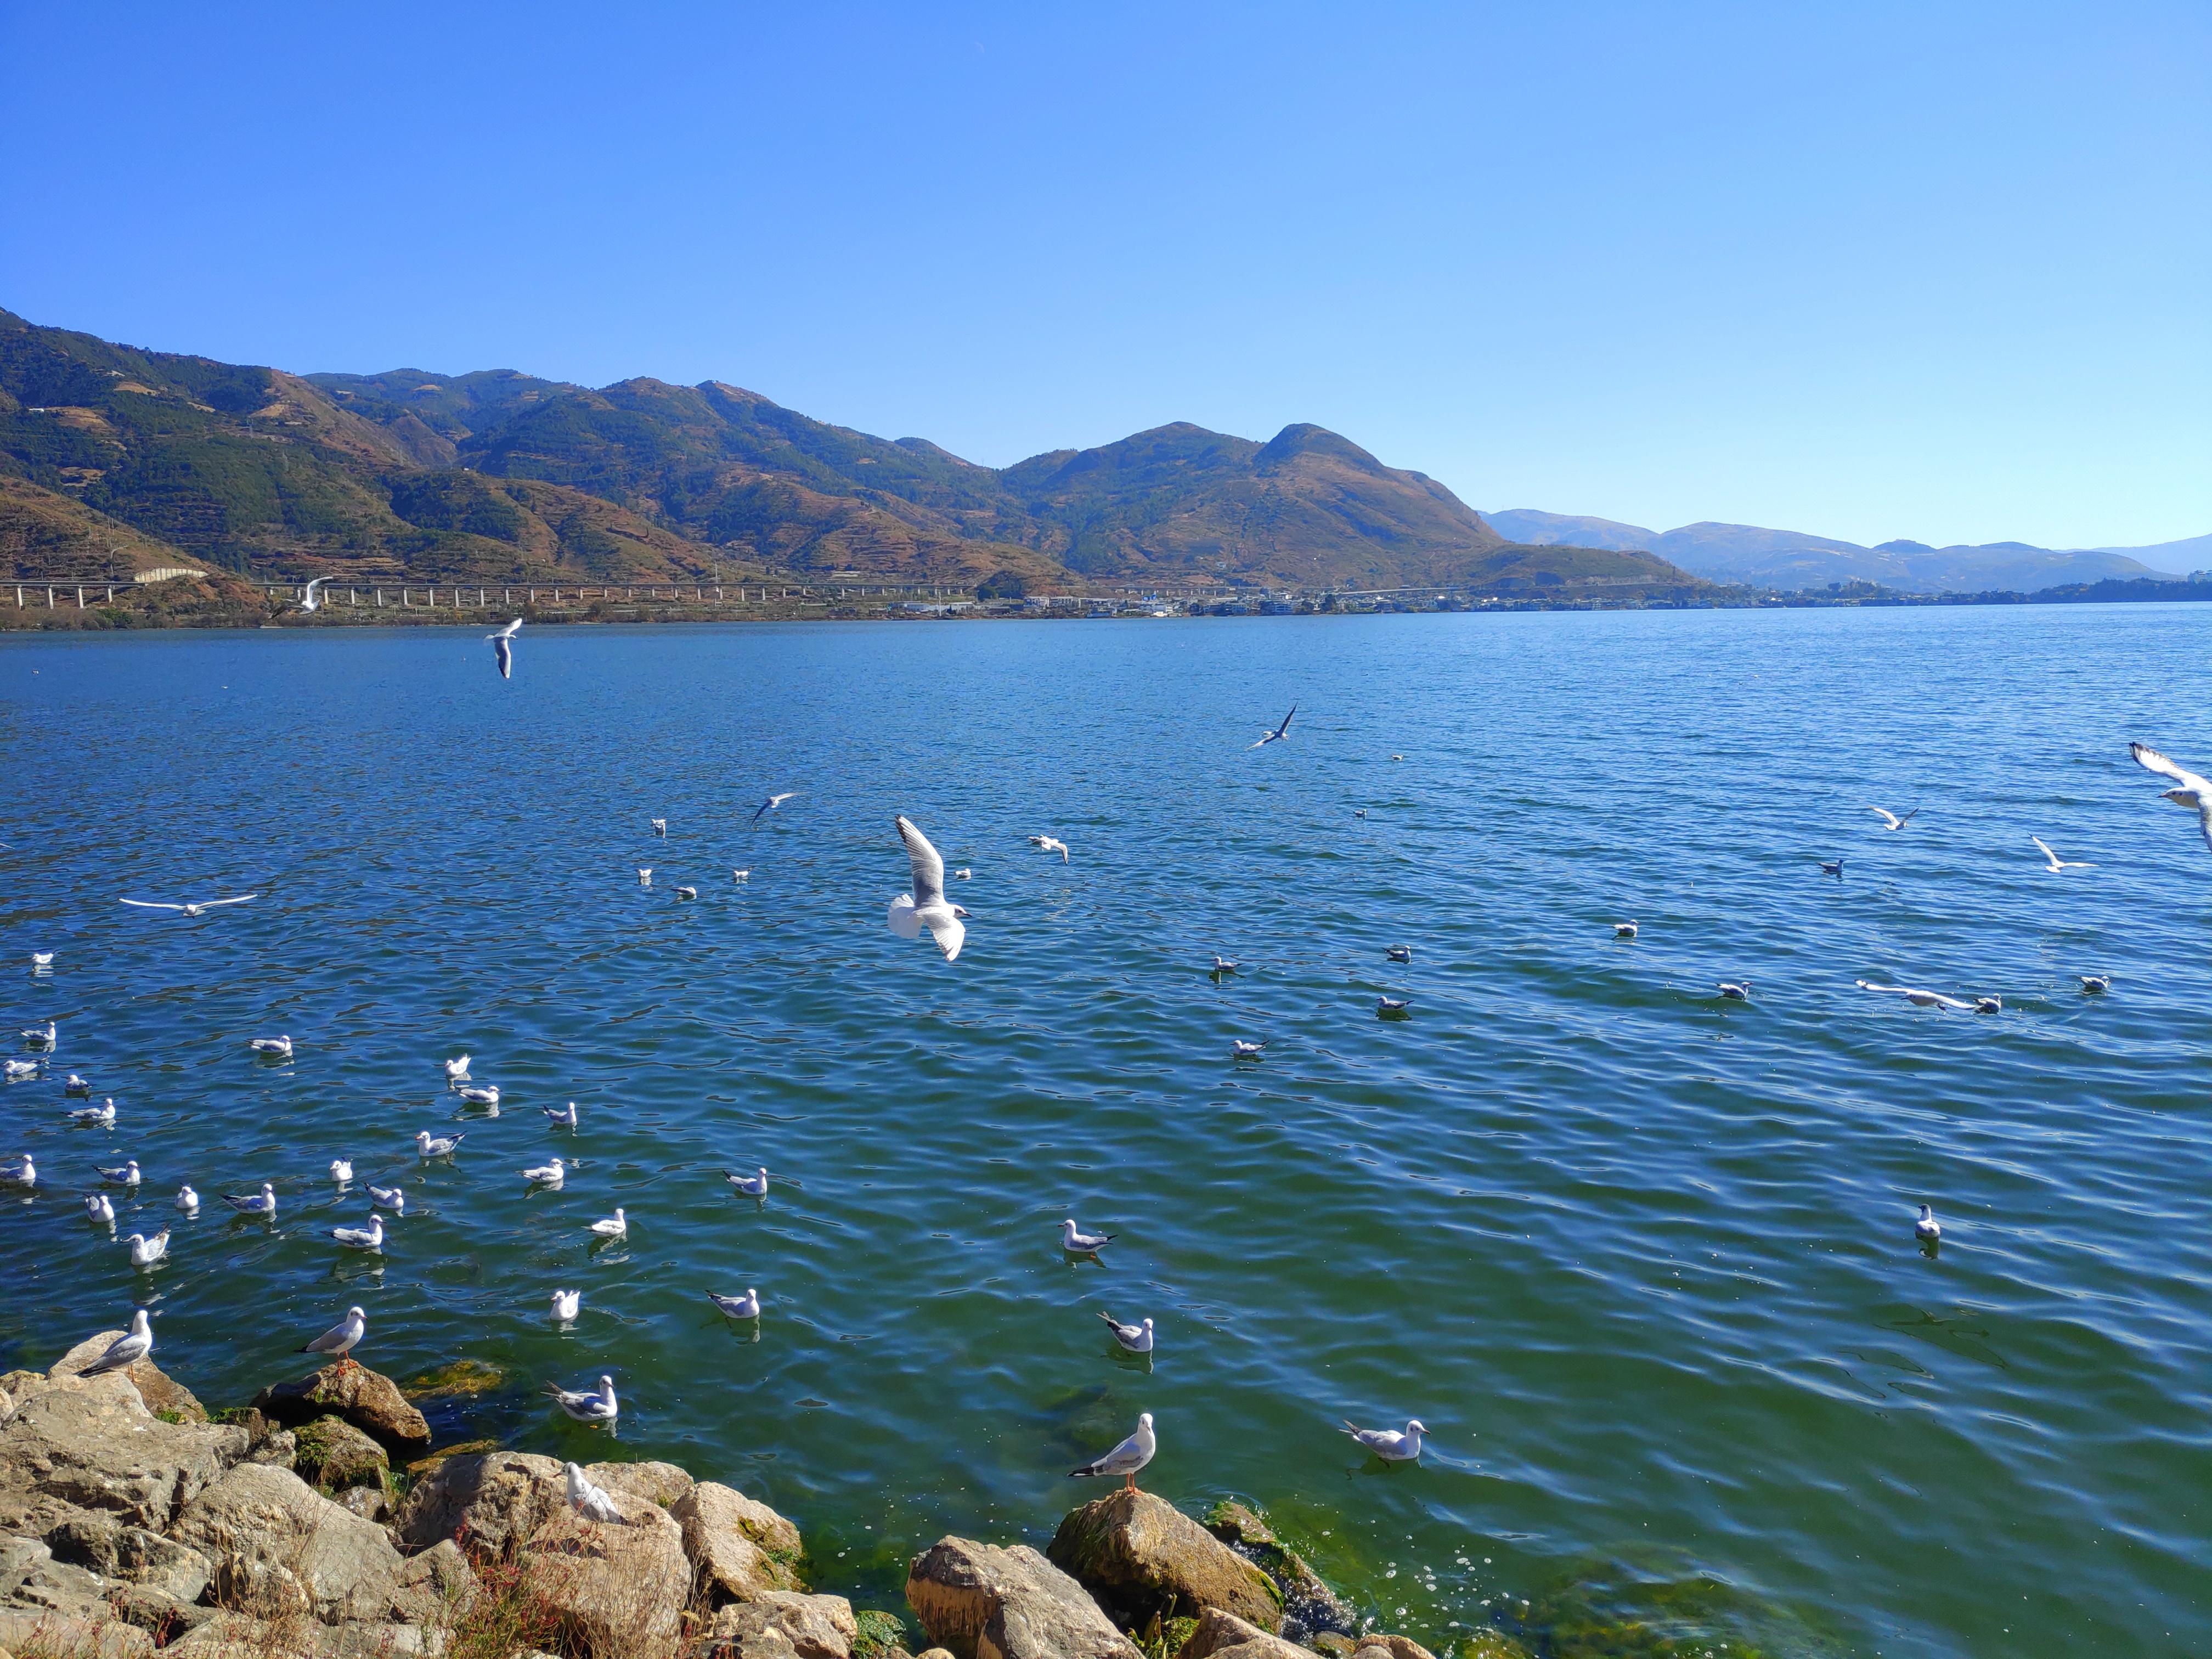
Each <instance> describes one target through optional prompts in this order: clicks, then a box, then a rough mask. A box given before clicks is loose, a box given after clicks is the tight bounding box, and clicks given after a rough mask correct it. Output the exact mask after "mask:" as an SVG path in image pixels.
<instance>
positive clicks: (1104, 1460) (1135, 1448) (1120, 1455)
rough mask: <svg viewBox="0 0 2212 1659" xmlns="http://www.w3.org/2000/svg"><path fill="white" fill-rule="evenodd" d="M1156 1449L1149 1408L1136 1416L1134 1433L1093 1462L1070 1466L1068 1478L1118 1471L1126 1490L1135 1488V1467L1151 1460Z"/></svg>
mask: <svg viewBox="0 0 2212 1659" xmlns="http://www.w3.org/2000/svg"><path fill="white" fill-rule="evenodd" d="M1159 1449H1160V1443H1159V1442H1158V1440H1157V1439H1155V1438H1154V1437H1153V1436H1152V1413H1150V1412H1145V1413H1140V1414H1139V1417H1138V1419H1137V1431H1136V1433H1134V1434H1133V1435H1131V1436H1130V1437H1128V1438H1127V1440H1124V1441H1123V1442H1122V1443H1121V1444H1120V1445H1118V1446H1116V1447H1115V1448H1114V1449H1113V1450H1112V1451H1109V1452H1108V1453H1107V1454H1106V1455H1105V1456H1103V1457H1101V1458H1099V1459H1097V1461H1096V1462H1089V1463H1085V1465H1084V1466H1083V1467H1082V1468H1079V1469H1070V1470H1069V1471H1068V1472H1067V1475H1068V1479H1069V1480H1080V1479H1082V1478H1083V1477H1085V1476H1086V1475H1093V1474H1103V1475H1106V1476H1108V1477H1109V1478H1110V1477H1112V1476H1114V1475H1117V1474H1119V1475H1123V1476H1126V1477H1127V1480H1128V1482H1129V1490H1130V1491H1131V1492H1134V1491H1136V1489H1137V1471H1138V1470H1139V1469H1141V1468H1144V1467H1145V1465H1146V1464H1147V1463H1149V1462H1152V1454H1153V1453H1155V1452H1157V1451H1158V1450H1159Z"/></svg>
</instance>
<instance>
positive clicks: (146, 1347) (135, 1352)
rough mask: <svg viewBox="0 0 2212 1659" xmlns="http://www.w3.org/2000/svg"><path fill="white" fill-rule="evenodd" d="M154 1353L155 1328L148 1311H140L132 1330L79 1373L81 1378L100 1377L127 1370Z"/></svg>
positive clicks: (134, 1319) (133, 1321) (133, 1316)
mask: <svg viewBox="0 0 2212 1659" xmlns="http://www.w3.org/2000/svg"><path fill="white" fill-rule="evenodd" d="M151 1352H154V1327H153V1326H152V1324H151V1323H149V1322H148V1320H147V1318H146V1310H144V1309H143V1308H140V1309H138V1310H137V1311H135V1312H134V1313H132V1314H131V1328H130V1330H128V1331H127V1332H125V1334H123V1335H121V1336H118V1337H117V1338H116V1339H115V1340H114V1341H112V1342H111V1343H109V1344H108V1345H107V1351H106V1352H105V1353H103V1354H101V1355H100V1358H97V1359H95V1360H94V1361H93V1362H92V1364H89V1365H87V1366H86V1367H85V1368H84V1369H83V1370H81V1371H79V1372H78V1373H77V1375H78V1376H100V1374H101V1373H102V1372H104V1371H120V1370H129V1369H130V1368H131V1366H133V1365H135V1364H137V1363H138V1362H139V1361H140V1360H142V1359H143V1358H145V1357H146V1356H147V1355H148V1354H149V1353H151Z"/></svg>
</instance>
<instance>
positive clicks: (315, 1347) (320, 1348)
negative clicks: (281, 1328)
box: [300, 1308, 368, 1365]
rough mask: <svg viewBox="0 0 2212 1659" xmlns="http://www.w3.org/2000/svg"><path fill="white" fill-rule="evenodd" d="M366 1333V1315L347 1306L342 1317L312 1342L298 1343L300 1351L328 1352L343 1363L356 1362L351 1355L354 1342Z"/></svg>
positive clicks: (350, 1363) (351, 1363) (357, 1362)
mask: <svg viewBox="0 0 2212 1659" xmlns="http://www.w3.org/2000/svg"><path fill="white" fill-rule="evenodd" d="M367 1335H368V1315H367V1314H365V1313H363V1312H362V1310H360V1309H359V1308H348V1309H347V1310H346V1316H345V1317H344V1318H343V1319H341V1320H340V1321H338V1322H337V1324H335V1325H333V1326H331V1328H330V1329H328V1330H326V1331H325V1332H324V1333H323V1334H321V1335H320V1336H319V1337H317V1338H316V1339H315V1340H313V1341H312V1342H302V1343H301V1345H300V1352H301V1353H330V1354H336V1355H337V1357H338V1363H339V1364H343V1365H354V1364H360V1362H359V1361H358V1360H356V1358H354V1357H353V1346H354V1344H356V1342H358V1341H360V1340H362V1338H363V1337H364V1336H367Z"/></svg>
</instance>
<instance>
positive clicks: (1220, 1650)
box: [1176, 1607, 1313, 1659]
mask: <svg viewBox="0 0 2212 1659" xmlns="http://www.w3.org/2000/svg"><path fill="white" fill-rule="evenodd" d="M1231 1656H1233V1659H1313V1650H1312V1649H1310V1648H1302V1647H1300V1646H1299V1645H1298V1644H1297V1643H1295V1642H1285V1640H1284V1639H1283V1638H1281V1637H1279V1636H1271V1635H1269V1634H1268V1633H1267V1632H1266V1631H1264V1630H1261V1628H1260V1627H1259V1626H1257V1625H1255V1624H1250V1623H1249V1622H1247V1621H1246V1620H1242V1619H1239V1618H1238V1617H1237V1615H1236V1614H1235V1613H1224V1612H1223V1611H1222V1610H1221V1609H1220V1608H1219V1607H1208V1608H1207V1609H1206V1611H1205V1612H1204V1613H1200V1614H1199V1616H1198V1628H1197V1629H1195V1630H1194V1631H1192V1632H1191V1633H1190V1635H1189V1636H1188V1638H1186V1639H1185V1640H1184V1642H1183V1644H1182V1647H1181V1648H1180V1649H1179V1650H1177V1651H1176V1659H1231Z"/></svg>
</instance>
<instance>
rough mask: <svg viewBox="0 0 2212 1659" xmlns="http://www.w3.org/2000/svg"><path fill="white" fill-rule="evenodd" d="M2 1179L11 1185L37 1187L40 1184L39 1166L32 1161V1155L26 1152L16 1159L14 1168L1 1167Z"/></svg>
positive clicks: (0, 1179)
mask: <svg viewBox="0 0 2212 1659" xmlns="http://www.w3.org/2000/svg"><path fill="white" fill-rule="evenodd" d="M0 1181H4V1182H7V1183H8V1185H9V1186H10V1187H35V1186H37V1185H38V1184H39V1166H38V1165H37V1164H33V1162H32V1161H31V1155H30V1154H29V1153H28V1152H25V1153H24V1154H23V1155H22V1156H21V1158H17V1159H16V1160H15V1164H14V1167H13V1168H9V1169H0Z"/></svg>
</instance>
